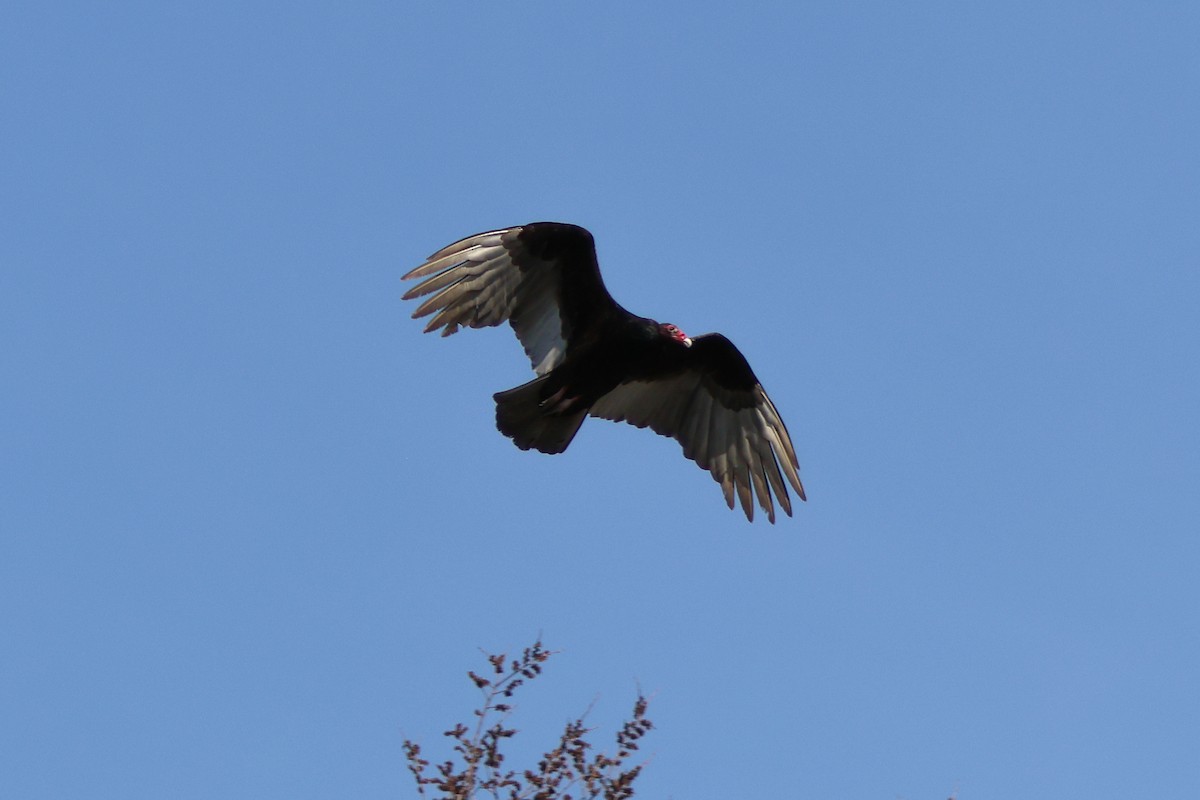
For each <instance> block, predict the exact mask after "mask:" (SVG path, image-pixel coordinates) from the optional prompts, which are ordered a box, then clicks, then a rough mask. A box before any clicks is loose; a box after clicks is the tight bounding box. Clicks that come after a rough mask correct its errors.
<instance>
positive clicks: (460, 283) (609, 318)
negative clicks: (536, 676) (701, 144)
mask: <svg viewBox="0 0 1200 800" xmlns="http://www.w3.org/2000/svg"><path fill="white" fill-rule="evenodd" d="M404 277H405V278H406V279H413V278H423V279H424V280H423V281H422V282H421V283H419V284H417V285H416V286H415V287H413V288H412V289H411V290H409V291H408V292H407V293H406V294H405V295H404V297H405V299H412V298H416V297H421V296H425V295H432V296H431V297H428V298H427V299H426V300H425V301H424V302H423V303H422V304H421V305H420V306H419V307H418V308H417V310H416V311H415V312H414V314H413V316H414V317H422V316H427V315H430V314H432V315H433V318H432V319H431V320H430V322H429V324H428V325H427V327H426V331H434V330H438V329H441V330H442V335H443V336H448V335H450V334H452V333H454V332H456V331H457V330H458V329H459V327H460V326H467V327H476V328H478V327H487V326H492V325H498V324H500V323H501V322H505V321H507V322H508V323H509V324H510V325H511V326H512V328H513V330H514V331H515V332H516V334H517V338H518V339H519V340H520V341H521V343H522V345H523V346H524V348H525V352H526V353H527V354H528V355H529V358H530V361H531V362H532V364H533V368H534V371H535V372H536V373H537V374H538V376H539V377H537V378H535V379H534V380H532V381H530V382H529V383H526V384H523V385H521V386H518V387H516V388H513V389H509V390H507V391H503V392H498V393H497V394H496V395H495V396H494V399H495V401H496V425H497V428H499V430H500V431H501V433H503V434H504V435H505V436H508V437H509V438H511V439H512V440H513V442H514V443H515V444H516V445H517V446H518V447H520V448H521V449H523V450H528V449H531V448H532V449H536V450H540V451H541V452H543V453H561V452H562V451H563V450H565V449H566V448H567V445H569V444H570V442H571V439H572V438H574V436H575V433H576V432H577V431H578V430H579V426H580V425H582V424H583V421H584V419H585V418H586V417H587V416H588V415H591V416H595V417H603V418H605V419H610V420H615V421H627V422H630V423H632V424H634V425H637V426H638V427H649V428H651V429H652V430H654V431H656V432H657V433H660V434H663V435H665V436H670V437H673V438H675V439H676V440H678V441H679V442H680V444H681V445H683V450H684V455H685V456H687V457H688V458H690V459H693V460H694V461H696V462H697V463H698V464H699V465H700V466H701V467H703V468H705V469H707V470H709V471H710V472H711V473H712V475H713V478H714V479H715V480H716V481H717V482H718V483H720V484H721V487H722V490H723V492H724V494H725V499H726V502H727V503H728V505H729V507H730V508H732V507H733V502H734V494H735V493H736V494H737V496H738V499H739V500H740V502H741V505H742V509H743V511H744V512H745V514H746V517H747V519H753V516H754V506H753V502H752V496H753V495H757V498H758V501H759V504H760V505H761V506H762V507H763V509H764V510H765V511H766V512H767V515H768V518H769V519H770V520H771V521H772V522H774V520H775V509H774V502H773V499H772V494H773V495H774V497H775V498H777V499H778V500H779V503H780V505H781V506H782V507H783V509H784V511H785V512H786V513H787V514H789V515H790V514H791V513H792V511H791V501H790V499H789V497H788V493H787V489H786V486H785V485H784V478H785V477H786V479H787V482H788V483H790V484H791V486H792V488H793V489H794V490H795V491H796V493H797V495H798V496H799V497H800V499H802V500H803V499H804V487H803V485H802V484H801V483H800V478H799V474H798V463H797V460H796V454H795V450H794V448H793V446H792V442H791V438H790V436H789V435H788V432H787V428H786V427H785V426H784V424H783V421H782V419H780V418H779V414H778V412H776V410H775V407H774V404H773V403H772V402H771V400H770V398H768V397H767V395H766V392H764V391H763V389H762V385H761V384H760V383H759V381H758V378H757V377H756V376H755V374H754V371H753V370H752V369H751V368H750V365H749V364H748V363H747V362H746V359H745V358H744V357H743V356H742V354H741V353H740V352H739V351H738V349H737V348H736V347H734V346H733V344H732V343H731V342H730V341H729V340H728V339H726V338H725V337H724V336H721V335H720V334H707V335H705V336H700V337H697V338H696V339H694V340H693V339H690V338H688V337H687V335H686V334H684V333H683V332H682V331H680V330H679V329H678V328H676V327H675V326H674V325H670V324H664V323H659V322H656V321H654V320H652V319H647V318H645V317H639V316H636V315H634V314H631V313H629V312H628V311H626V310H625V309H624V308H622V307H621V306H620V305H618V304H617V303H616V302H615V301H614V300H613V299H612V297H611V296H610V295H609V294H608V291H607V290H606V289H605V288H604V283H603V281H602V279H601V277H600V268H599V265H598V263H597V259H596V251H595V244H594V242H593V240H592V236H591V234H590V233H588V232H587V231H586V230H584V229H583V228H580V227H578V226H575V225H568V224H564V223H554V222H538V223H532V224H529V225H523V226H520V227H514V228H506V229H503V230H497V231H489V232H486V233H481V234H476V235H475V236H470V237H467V238H466V239H462V240H460V241H458V242H455V243H454V244H452V245H449V246H447V247H445V248H443V249H441V250H439V251H438V252H437V253H434V254H433V255H432V256H430V257H429V259H428V260H427V261H426V262H425V263H424V264H422V265H421V266H419V267H417V268H416V269H414V270H412V271H411V272H409V273H408V274H407V275H405V276H404ZM781 467H782V470H781Z"/></svg>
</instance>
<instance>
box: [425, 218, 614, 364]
mask: <svg viewBox="0 0 1200 800" xmlns="http://www.w3.org/2000/svg"><path fill="white" fill-rule="evenodd" d="M415 278H424V280H423V281H421V282H420V283H418V284H417V285H416V286H414V287H413V288H412V289H409V290H408V292H407V293H405V295H404V299H405V300H411V299H413V298H416V297H423V296H425V295H432V296H431V297H429V298H428V299H426V300H425V301H424V302H422V303H421V305H420V306H418V307H417V310H416V311H415V312H413V317H414V318H415V317H424V316H428V315H430V314H433V318H432V319H431V320H430V321H429V324H428V325H427V326H426V327H425V331H426V332H429V331H435V330H437V329H439V328H441V329H442V335H443V336H449V335H450V334H452V333H455V332H457V331H458V329H459V327H460V326H465V327H468V328H486V327H489V326H492V325H499V324H500V323H501V322H505V321H507V322H508V323H509V324H510V325H512V328H513V330H514V331H515V332H516V334H517V338H518V339H519V340H520V341H521V345H522V346H523V347H524V348H525V352H526V354H527V355H528V356H529V360H530V362H532V364H533V369H534V371H535V372H536V373H537V374H539V375H544V374H546V373H547V372H549V371H550V370H552V369H554V368H555V367H556V366H558V365H559V364H561V363H562V361H563V359H564V358H565V357H566V354H567V352H568V351H569V350H571V349H572V348H573V347H575V346H577V345H578V344H579V343H581V342H582V341H584V340H586V339H588V338H590V337H591V336H594V335H599V328H600V326H601V324H602V323H603V321H604V319H605V318H606V317H608V316H611V315H613V314H616V313H625V312H624V310H623V309H621V308H620V306H618V305H617V304H616V303H615V302H614V301H613V299H612V297H611V296H610V295H609V293H608V290H607V289H605V288H604V281H603V280H601V278H600V267H599V265H598V263H597V261H596V246H595V242H594V241H593V239H592V235H591V234H590V233H588V231H587V230H585V229H583V228H581V227H579V226H577V225H568V224H565V223H559V222H535V223H532V224H530V225H522V226H519V227H515V228H505V229H503V230H497V231H488V232H487V233H477V234H475V235H474V236H468V237H467V238H465V239H462V240H460V241H457V242H455V243H454V244H452V245H449V246H447V247H443V248H442V249H441V250H439V251H437V252H436V253H434V254H433V255H431V256H430V257H429V258H428V260H426V262H425V263H424V264H422V265H421V266H419V267H417V268H416V269H414V270H412V271H411V272H409V273H408V274H407V275H405V276H404V279H405V280H410V279H415Z"/></svg>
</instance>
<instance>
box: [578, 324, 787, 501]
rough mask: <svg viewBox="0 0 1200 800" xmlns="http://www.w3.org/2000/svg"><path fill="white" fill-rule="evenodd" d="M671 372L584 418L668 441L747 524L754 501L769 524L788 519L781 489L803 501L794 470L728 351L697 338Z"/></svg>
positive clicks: (714, 338) (770, 406) (757, 394)
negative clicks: (736, 504)
mask: <svg viewBox="0 0 1200 800" xmlns="http://www.w3.org/2000/svg"><path fill="white" fill-rule="evenodd" d="M676 366H677V368H676V369H670V370H665V371H664V372H663V373H662V374H661V375H659V376H656V377H653V378H651V379H649V380H638V381H630V382H628V383H623V384H621V385H620V386H618V387H617V388H616V389H613V390H612V391H611V392H609V393H608V394H606V395H604V396H603V397H601V398H600V399H599V400H598V401H597V402H596V403H595V405H593V406H592V409H591V411H590V412H589V413H590V414H591V415H592V416H594V417H602V418H604V419H610V420H613V421H615V422H622V421H624V422H628V423H631V424H633V425H636V426H637V427H639V428H646V427H648V428H650V429H651V430H653V431H654V432H656V433H660V434H662V435H663V436H670V437H672V438H673V439H676V440H677V441H678V442H679V443H680V444H681V445H683V454H684V455H685V456H686V457H688V458H690V459H692V460H693V461H695V462H696V463H697V464H699V465H700V466H701V467H703V468H704V469H706V470H708V471H709V472H711V473H712V476H713V479H714V480H716V481H717V483H719V484H721V489H722V491H723V492H724V493H725V502H726V503H727V504H728V505H729V507H730V508H733V496H734V493H735V492H736V493H737V496H738V499H739V501H740V502H741V506H742V510H743V511H744V512H745V514H746V519H749V520H753V519H754V503H753V495H755V494H756V495H758V503H759V505H760V506H762V508H763V510H764V511H766V512H767V517H768V519H770V521H771V522H774V521H775V504H774V501H773V500H772V492H773V493H774V496H775V497H777V498H778V500H779V505H780V506H782V507H783V510H784V511H785V512H786V513H787V514H788V516H791V514H792V501H791V498H789V497H788V492H787V486H786V485H785V483H784V476H786V477H787V482H788V483H790V484H791V485H792V488H793V489H794V490H795V491H796V494H797V495H798V496H799V497H800V499H801V500H804V499H805V497H804V486H803V484H801V483H800V474H799V467H800V465H799V462H798V461H797V459H796V450H795V448H794V447H793V446H792V439H791V437H790V436H789V435H788V431H787V428H786V427H785V426H784V424H783V420H782V419H780V417H779V412H778V411H776V410H775V404H774V403H772V402H771V398H769V397H767V393H766V392H765V391H763V387H762V384H760V383H759V382H758V378H757V377H755V375H754V371H753V370H751V369H750V365H749V364H748V363H747V362H746V359H745V357H744V356H742V354H741V352H739V351H738V349H737V348H736V347H734V346H733V343H732V342H730V341H729V340H728V339H726V338H725V337H724V336H722V335H720V334H716V333H711V334H707V335H705V336H700V337H698V338H696V339H695V340H694V341H693V344H692V346H691V347H690V348H688V349H687V350H686V351H683V353H682V354H681V356H680V363H679V364H678V365H676Z"/></svg>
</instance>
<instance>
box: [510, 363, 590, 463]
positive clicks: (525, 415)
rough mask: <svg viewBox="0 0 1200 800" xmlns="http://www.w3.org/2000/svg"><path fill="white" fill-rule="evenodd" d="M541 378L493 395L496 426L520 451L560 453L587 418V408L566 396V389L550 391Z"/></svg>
mask: <svg viewBox="0 0 1200 800" xmlns="http://www.w3.org/2000/svg"><path fill="white" fill-rule="evenodd" d="M551 377H552V376H551V375H543V376H542V377H540V378H537V379H535V380H532V381H530V382H529V383H526V384H524V385H522V386H518V387H516V388H514V389H508V390H507V391H503V392H497V393H496V394H494V395H492V399H494V400H495V401H496V427H497V428H499V429H500V432H501V433H503V434H504V435H505V436H507V437H508V438H510V439H512V440H513V444H515V445H516V446H517V447H519V448H521V449H522V450H528V449H529V448H531V447H532V448H534V449H535V450H540V451H542V452H543V453H561V452H562V451H563V450H566V449H567V445H569V444H570V443H571V440H572V439H574V438H575V433H576V431H578V430H579V426H580V425H582V424H583V420H584V418H585V417H587V412H588V410H587V406H586V405H582V404H581V403H579V402H577V401H578V398H573V397H569V396H567V395H566V390H565V388H560V389H559V390H558V391H557V392H551V389H553V388H554V387H553V386H552V385H550V384H548V383H547V381H548V380H549V379H550V378H551Z"/></svg>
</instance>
